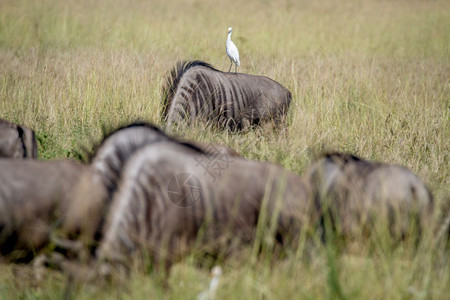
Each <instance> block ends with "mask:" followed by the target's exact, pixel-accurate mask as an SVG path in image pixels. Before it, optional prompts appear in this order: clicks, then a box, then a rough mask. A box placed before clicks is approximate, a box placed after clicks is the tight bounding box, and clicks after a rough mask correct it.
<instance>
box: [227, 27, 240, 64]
mask: <svg viewBox="0 0 450 300" xmlns="http://www.w3.org/2000/svg"><path fill="white" fill-rule="evenodd" d="M232 33H233V28H231V27H230V28H228V38H227V54H228V57H229V58H230V61H231V64H230V69H229V70H228V72H230V71H231V67H232V66H233V63H235V66H234V73H236V69H237V67H239V65H240V64H241V62H240V61H239V51H238V48H237V47H236V45H235V44H234V43H233V41H232V40H231V34H232Z"/></svg>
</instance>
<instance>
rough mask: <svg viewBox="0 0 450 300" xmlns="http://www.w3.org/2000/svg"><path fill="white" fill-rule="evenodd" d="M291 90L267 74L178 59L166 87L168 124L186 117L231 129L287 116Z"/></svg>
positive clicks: (238, 128)
mask: <svg viewBox="0 0 450 300" xmlns="http://www.w3.org/2000/svg"><path fill="white" fill-rule="evenodd" d="M290 101H291V93H290V92H289V90H288V89H286V88H285V87H283V86H282V85H281V84H279V83H278V82H276V81H274V80H272V79H270V78H268V77H264V76H255V75H249V74H242V73H235V74H231V73H225V72H222V71H219V70H217V69H215V68H214V67H212V66H211V65H209V64H207V63H205V62H202V61H188V62H179V63H177V65H176V66H175V67H174V68H173V69H172V71H171V73H170V75H169V76H168V78H167V82H166V84H165V86H164V88H163V105H164V108H163V113H162V116H163V118H164V119H165V121H166V122H167V127H168V128H170V127H171V126H172V125H174V124H176V123H179V122H181V121H182V120H186V119H187V121H188V122H190V121H193V120H195V119H200V120H203V121H208V122H209V123H211V124H218V125H219V127H225V128H229V129H232V130H240V129H243V128H246V127H248V126H250V125H254V124H259V123H264V122H267V121H273V122H274V123H275V124H278V123H280V122H281V120H282V119H283V118H284V116H285V114H286V113H287V110H288V108H289V104H290Z"/></svg>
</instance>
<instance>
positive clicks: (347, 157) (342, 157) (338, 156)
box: [321, 152, 361, 164]
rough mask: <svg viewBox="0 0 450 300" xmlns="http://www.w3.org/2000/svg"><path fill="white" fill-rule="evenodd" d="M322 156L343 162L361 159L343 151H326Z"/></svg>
mask: <svg viewBox="0 0 450 300" xmlns="http://www.w3.org/2000/svg"><path fill="white" fill-rule="evenodd" d="M321 157H322V158H326V159H330V160H339V161H341V162H343V163H344V164H346V163H348V162H351V161H361V158H359V157H357V156H355V155H353V154H350V153H343V152H328V153H324V154H323V155H322V156H321Z"/></svg>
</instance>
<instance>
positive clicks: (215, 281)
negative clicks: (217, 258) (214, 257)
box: [197, 266, 222, 300]
mask: <svg viewBox="0 0 450 300" xmlns="http://www.w3.org/2000/svg"><path fill="white" fill-rule="evenodd" d="M221 275H222V268H221V267H220V266H214V267H213V268H212V269H211V276H212V279H211V282H210V283H209V288H208V289H207V290H205V291H203V292H201V293H200V294H199V295H198V296H197V299H198V300H213V299H214V298H215V297H216V291H217V287H218V286H219V280H220V276H221Z"/></svg>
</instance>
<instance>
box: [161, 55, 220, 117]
mask: <svg viewBox="0 0 450 300" xmlns="http://www.w3.org/2000/svg"><path fill="white" fill-rule="evenodd" d="M193 67H205V68H208V69H211V70H214V71H218V72H221V71H219V70H217V69H216V68H214V67H213V66H212V65H210V64H208V63H206V62H204V61H201V60H192V61H179V62H177V64H176V65H175V67H174V68H173V69H172V70H171V71H170V74H169V75H168V76H167V78H166V82H165V84H164V85H163V89H162V95H163V96H162V104H163V111H162V114H161V115H162V118H163V120H164V119H165V118H166V117H167V114H168V112H169V108H170V105H171V104H172V99H173V97H174V96H175V93H176V91H177V88H178V84H179V83H180V80H181V77H183V75H184V73H186V72H187V71H188V70H189V69H191V68H193Z"/></svg>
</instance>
